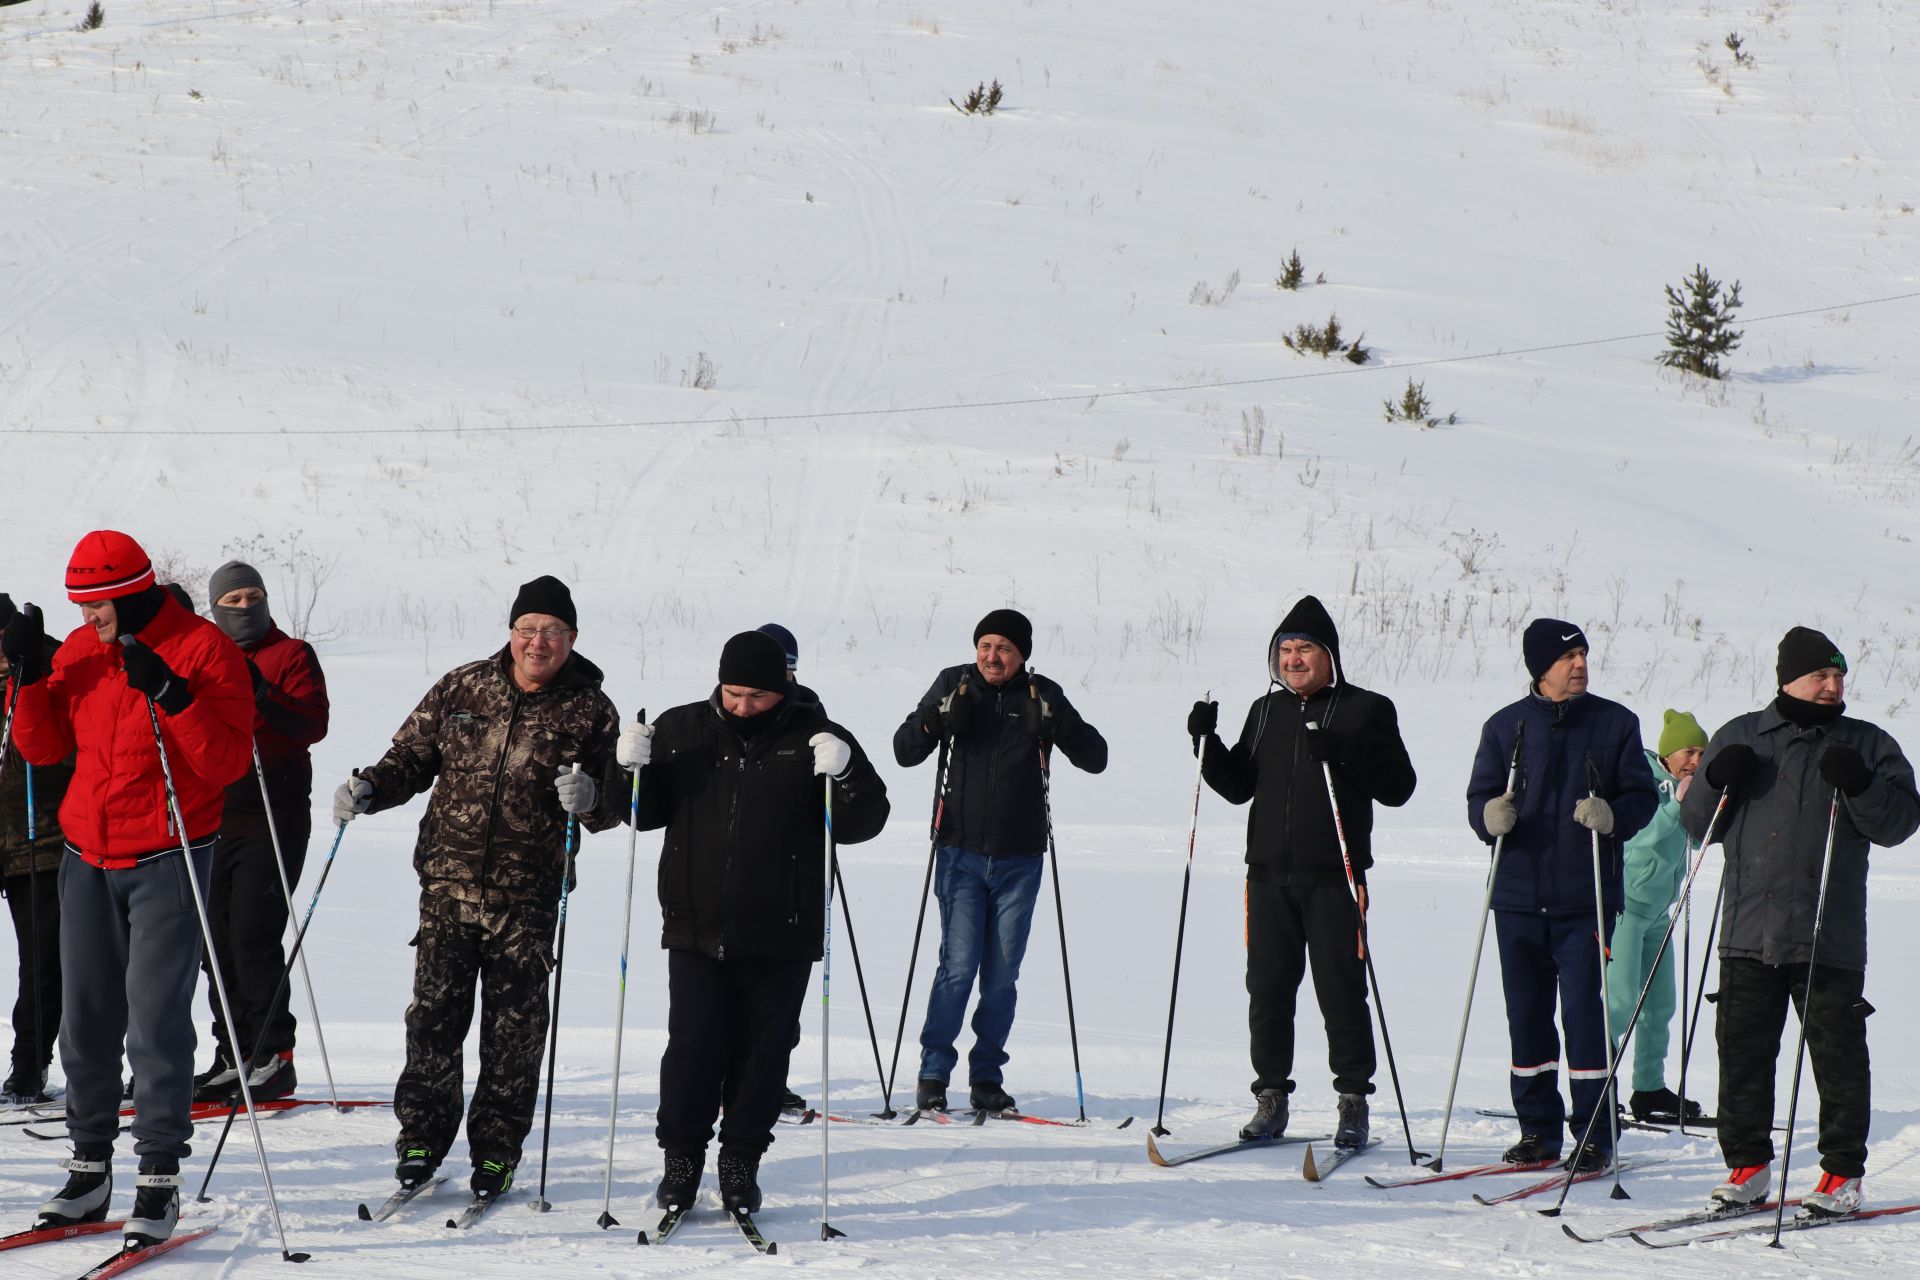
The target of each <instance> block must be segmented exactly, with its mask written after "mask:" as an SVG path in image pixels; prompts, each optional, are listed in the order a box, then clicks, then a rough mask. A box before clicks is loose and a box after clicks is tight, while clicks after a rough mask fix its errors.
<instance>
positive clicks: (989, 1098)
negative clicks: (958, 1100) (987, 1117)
mask: <svg viewBox="0 0 1920 1280" xmlns="http://www.w3.org/2000/svg"><path fill="white" fill-rule="evenodd" d="M967 1101H968V1103H970V1104H971V1105H972V1107H973V1109H974V1110H975V1111H985V1112H988V1113H990V1114H993V1115H998V1114H1000V1113H1001V1112H1002V1111H1012V1110H1013V1095H1011V1094H1009V1093H1008V1092H1007V1090H1006V1087H1005V1086H1004V1085H1002V1084H1001V1083H1000V1081H998V1080H978V1081H975V1082H974V1083H973V1084H971V1085H969V1086H968V1088H967Z"/></svg>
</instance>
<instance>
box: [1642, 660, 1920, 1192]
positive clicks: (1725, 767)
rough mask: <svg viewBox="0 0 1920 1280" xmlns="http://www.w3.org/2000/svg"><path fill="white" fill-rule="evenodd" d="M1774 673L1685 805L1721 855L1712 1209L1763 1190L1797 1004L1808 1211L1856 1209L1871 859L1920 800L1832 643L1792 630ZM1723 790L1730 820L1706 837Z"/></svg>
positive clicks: (1726, 734) (1916, 818)
mask: <svg viewBox="0 0 1920 1280" xmlns="http://www.w3.org/2000/svg"><path fill="white" fill-rule="evenodd" d="M1774 675H1775V677H1776V678H1777V680H1778V682H1779V692H1778V694H1777V695H1776V696H1775V697H1774V699H1773V701H1772V702H1771V703H1770V704H1768V705H1767V706H1766V707H1765V708H1763V709H1762V710H1759V711H1750V712H1748V713H1747V714H1745V715H1742V716H1736V717H1734V718H1733V719H1732V720H1729V721H1728V722H1727V723H1726V724H1724V725H1722V726H1720V731H1719V732H1718V733H1716V734H1714V735H1713V740H1712V741H1711V742H1709V743H1708V744H1707V754H1706V755H1705V756H1704V757H1702V759H1701V769H1700V772H1701V774H1702V775H1703V776H1704V777H1705V778H1706V781H1707V785H1706V786H1705V787H1700V786H1697V785H1696V786H1695V787H1693V788H1692V790H1690V791H1689V792H1688V793H1687V798H1686V799H1685V800H1683V801H1682V802H1681V804H1680V820H1681V822H1682V823H1684V824H1685V826H1686V828H1687V833H1688V834H1689V835H1691V836H1692V837H1694V838H1695V839H1702V838H1715V839H1718V840H1719V841H1720V843H1721V847H1722V849H1723V850H1724V851H1725V853H1726V872H1725V875H1724V882H1725V885H1726V890H1725V899H1724V906H1723V907H1722V915H1721V931H1720V999H1719V1006H1718V1008H1719V1014H1718V1021H1717V1023H1716V1025H1715V1029H1714V1036H1715V1040H1716V1043H1717V1045H1718V1047H1719V1050H1720V1153H1721V1155H1722V1156H1724V1157H1725V1159H1726V1162H1727V1169H1728V1171H1729V1172H1728V1174H1727V1178H1726V1181H1724V1182H1722V1183H1721V1184H1720V1185H1719V1186H1717V1187H1715V1188H1714V1189H1713V1192H1712V1194H1711V1203H1712V1205H1713V1206H1715V1207H1720V1206H1726V1205H1746V1204H1754V1203H1757V1202H1759V1201H1760V1200H1762V1199H1764V1198H1765V1197H1766V1194H1767V1190H1768V1183H1769V1182H1770V1181H1771V1178H1772V1173H1771V1167H1772V1160H1773V1154H1774V1152H1773V1133H1772V1126H1773V1101H1774V1099H1773V1085H1774V1074H1775V1070H1776V1068H1775V1060H1776V1059H1777V1058H1778V1057H1779V1055H1780V1033H1781V1031H1782V1029H1783V1028H1784V1027H1785V1025H1786V1019H1787V1005H1788V1004H1789V1003H1791V1004H1792V1005H1793V1007H1794V1009H1795V1010H1796V1011H1797V1012H1798V1013H1799V1014H1800V1016H1801V1017H1802V1018H1803V1019H1804V1020H1805V1026H1806V1033H1807V1052H1808V1054H1809V1056H1810V1057H1811V1058H1812V1059H1813V1075H1814V1080H1815V1082H1816V1083H1817V1084H1818V1085H1819V1087H1820V1170H1821V1173H1820V1181H1819V1183H1818V1184H1817V1185H1816V1186H1815V1188H1814V1189H1813V1190H1812V1191H1810V1192H1807V1193H1806V1194H1804V1195H1803V1196H1802V1197H1801V1204H1802V1206H1803V1210H1804V1211H1805V1212H1807V1213H1810V1214H1816V1215H1823V1216H1837V1215H1840V1214H1846V1213H1851V1212H1853V1211H1854V1210H1856V1209H1858V1208H1859V1207H1860V1204H1861V1199H1862V1196H1863V1194H1864V1193H1863V1190H1862V1185H1861V1179H1862V1178H1864V1177H1865V1176H1866V1171H1867V1130H1868V1125H1869V1122H1870V1121H1871V1120H1872V1118H1873V1105H1872V1076H1871V1072H1870V1071H1869V1069H1868V1061H1867V1015H1868V1014H1870V1013H1872V1012H1873V1006H1872V1005H1870V1004H1868V1003H1867V1000H1866V996H1865V994H1864V992H1865V989H1866V988H1865V984H1866V977H1867V973H1866V970H1867V854H1868V849H1869V847H1870V846H1872V845H1879V846H1880V847H1881V848H1883V849H1887V848H1892V847H1894V846H1896V845H1899V844H1901V843H1902V842H1903V841H1905V840H1907V839H1908V838H1910V837H1911V836H1912V835H1913V833H1914V831H1915V830H1916V829H1920V791H1916V789H1915V785H1914V775H1913V766H1912V765H1911V764H1909V763H1908V762H1907V758H1906V756H1905V754H1904V753H1902V752H1901V750H1900V744H1899V743H1898V742H1895V741H1894V740H1893V735H1891V734H1889V733H1887V732H1886V731H1885V730H1883V729H1881V728H1879V727H1878V726H1877V725H1873V724H1869V723H1868V722H1867V721H1865V720H1858V719H1855V718H1854V717H1852V716H1849V715H1848V714H1847V713H1846V711H1847V704H1846V701H1845V696H1846V680H1847V660H1846V658H1845V657H1843V656H1842V655H1841V653H1840V650H1839V649H1838V648H1836V647H1835V645H1834V643H1833V641H1831V640H1829V639H1828V638H1827V637H1826V636H1825V635H1822V634H1821V633H1820V632H1818V631H1814V630H1812V629H1810V628H1807V627H1795V628H1793V629H1792V630H1791V631H1789V632H1787V634H1786V635H1785V636H1783V637H1782V638H1781V640H1780V649H1779V654H1778V658H1777V660H1776V662H1775V666H1774ZM1722 794H1725V796H1726V799H1727V811H1726V814H1725V816H1724V817H1723V818H1722V819H1721V821H1720V822H1719V823H1717V824H1715V825H1714V827H1713V830H1712V832H1711V833H1709V832H1708V824H1709V823H1710V822H1712V821H1713V817H1714V810H1715V806H1716V804H1717V802H1718V799H1719V797H1720V795H1722ZM1829 829H1831V831H1832V836H1831V838H1832V841H1833V843H1832V846H1831V848H1832V858H1833V862H1832V867H1831V869H1830V870H1829V871H1828V873H1827V875H1828V878H1827V883H1826V897H1825V901H1824V902H1822V900H1821V895H1820V887H1821V885H1820V875H1821V869H1822V865H1823V863H1824V862H1825V861H1826V857H1827V850H1828V847H1829V846H1828V843H1827V841H1828V838H1829V837H1828V832H1829ZM1823 908H1824V909H1823ZM1816 924H1818V926H1819V928H1818V931H1817V932H1816V930H1815V925H1816ZM1784 1191H1785V1188H1782V1192H1783V1193H1784Z"/></svg>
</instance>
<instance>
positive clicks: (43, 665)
mask: <svg viewBox="0 0 1920 1280" xmlns="http://www.w3.org/2000/svg"><path fill="white" fill-rule="evenodd" d="M0 653H5V654H6V655H7V666H8V668H9V669H10V670H11V671H12V673H13V677H14V679H15V680H17V681H18V682H19V684H20V687H22V688H25V687H26V686H27V685H30V684H34V683H37V682H38V681H40V680H43V679H45V678H46V674H47V629H46V627H44V626H43V625H41V622H40V606H39V605H37V604H23V605H21V606H20V609H19V611H18V612H16V613H15V614H14V615H13V617H11V618H9V619H8V620H7V627H6V631H5V633H4V635H0Z"/></svg>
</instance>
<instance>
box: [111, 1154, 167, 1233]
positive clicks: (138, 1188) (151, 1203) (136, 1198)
mask: <svg viewBox="0 0 1920 1280" xmlns="http://www.w3.org/2000/svg"><path fill="white" fill-rule="evenodd" d="M180 1183H181V1177H180V1166H179V1165H178V1164H173V1165H172V1167H170V1168H169V1167H168V1166H166V1165H159V1164H153V1165H149V1164H144V1163H143V1164H142V1165H141V1166H140V1173H139V1176H137V1177H135V1178H134V1180H133V1186H134V1191H133V1212H132V1213H129V1214H128V1215H127V1224H126V1226H125V1227H123V1228H121V1230H122V1233H123V1235H124V1244H123V1246H122V1247H123V1248H126V1249H145V1248H148V1247H149V1246H152V1245H156V1244H159V1243H160V1242H161V1241H163V1240H168V1239H171V1238H172V1236H173V1225H174V1223H176V1222H178V1221H179V1220H180Z"/></svg>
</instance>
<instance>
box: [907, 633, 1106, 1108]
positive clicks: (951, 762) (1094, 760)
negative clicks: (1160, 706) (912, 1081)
mask: <svg viewBox="0 0 1920 1280" xmlns="http://www.w3.org/2000/svg"><path fill="white" fill-rule="evenodd" d="M973 644H974V660H973V661H972V662H970V663H966V664H963V665H961V666H957V667H948V668H947V669H946V670H945V671H942V672H941V673H940V674H939V675H938V676H936V677H934V681H933V684H932V686H931V687H930V688H928V690H927V692H926V693H925V694H924V695H923V696H922V697H921V699H920V704H919V705H918V706H916V707H915V708H914V709H913V711H912V712H911V713H910V714H909V715H908V716H907V718H906V721H905V722H904V723H903V724H901V726H900V727H899V728H898V729H897V730H895V731H894V735H893V758H894V759H895V760H897V761H899V763H900V764H901V766H902V767H904V768H911V767H912V766H914V765H916V764H919V763H920V762H921V761H922V760H925V759H926V758H927V757H928V756H930V755H932V754H933V752H934V749H935V748H936V747H938V748H940V750H941V758H942V765H943V767H942V770H941V777H942V783H943V790H942V791H941V793H940V795H939V797H938V801H937V808H936V812H935V817H934V829H935V831H936V832H937V837H936V852H935V859H936V867H935V873H934V876H935V880H934V883H935V887H936V892H937V894H938V896H939V899H940V967H939V970H938V971H937V972H936V973H935V974H934V978H933V990H932V992H931V993H930V994H929V995H928V997H927V1020H926V1024H925V1026H923V1027H922V1028H921V1031H920V1077H919V1086H918V1088H917V1090H916V1091H915V1096H914V1106H915V1107H916V1108H917V1109H919V1110H921V1111H944V1110H946V1107H947V1081H948V1079H949V1077H950V1076H951V1075H952V1073H953V1069H954V1067H955V1066H956V1065H958V1063H959V1054H958V1052H957V1051H956V1050H955V1048H954V1041H955V1040H956V1039H957V1038H958V1037H959V1034H960V1022H961V1019H962V1018H963V1017H964V1016H965V1015H966V1012H967V997H968V995H969V994H970V993H971V992H972V990H973V980H974V975H975V974H976V973H977V974H978V975H979V978H980V1002H979V1004H978V1006H977V1007H976V1008H975V1009H974V1012H973V1050H972V1052H970V1053H969V1054H968V1055H967V1081H968V1085H969V1094H970V1097H969V1101H970V1103H971V1105H972V1106H973V1108H974V1109H975V1110H976V1111H992V1112H1000V1111H1010V1110H1012V1109H1013V1105H1014V1104H1013V1099H1012V1098H1011V1097H1009V1096H1008V1095H1007V1091H1006V1087H1005V1082H1004V1081H1005V1077H1004V1075H1003V1072H1004V1070H1005V1067H1006V1064H1007V1047H1006V1046H1007V1036H1008V1035H1009V1034H1010V1033H1011V1032H1012V1030H1013V1013H1014V1004H1015V1001H1016V998H1017V991H1016V989H1015V988H1016V984H1017V983H1018V982H1019V979H1020V962H1021V960H1022V959H1024V958H1025V956H1026V951H1027V934H1028V931H1029V929H1030V928H1031V926H1032V924H1033V903H1034V899H1035V898H1036V897H1038V896H1039V892H1040V872H1041V870H1042V867H1043V864H1044V862H1045V857H1046V852H1047V841H1048V836H1049V834H1050V818H1049V815H1048V812H1047V793H1046V776H1045V770H1046V769H1047V768H1048V764H1049V760H1050V756H1051V750H1052V748H1054V747H1056V746H1057V747H1059V748H1060V750H1061V751H1063V752H1064V753H1066V757H1067V759H1068V761H1069V762H1071V763H1072V764H1073V765H1075V766H1076V767H1078V768H1081V769H1084V770H1086V771H1087V772H1088V773H1099V772H1101V771H1102V770H1103V769H1105V768H1106V767H1107V740H1106V739H1105V738H1103V737H1101V736H1100V731H1099V730H1097V729H1095V728H1094V727H1093V726H1092V725H1090V724H1088V723H1087V722H1086V721H1085V720H1083V719H1081V718H1080V713H1079V712H1078V711H1075V710H1074V708H1073V704H1072V703H1070V702H1068V701H1067V695H1066V694H1065V693H1064V692H1062V691H1061V688H1060V686H1059V685H1057V684H1055V683H1054V682H1053V681H1051V680H1049V679H1047V678H1046V677H1045V676H1043V675H1040V674H1038V673H1037V672H1034V671H1032V670H1030V669H1028V667H1027V655H1028V654H1030V653H1031V652H1033V624H1032V623H1031V622H1029V621H1027V619H1026V617H1025V615H1023V614H1021V613H1018V612H1016V611H1015V610H1012V609H995V610H994V611H993V612H992V613H989V614H988V615H987V616H986V617H984V618H982V619H981V620H980V625H979V626H977V627H975V628H974V630H973Z"/></svg>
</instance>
